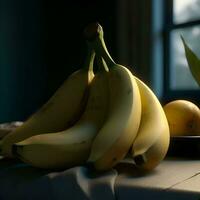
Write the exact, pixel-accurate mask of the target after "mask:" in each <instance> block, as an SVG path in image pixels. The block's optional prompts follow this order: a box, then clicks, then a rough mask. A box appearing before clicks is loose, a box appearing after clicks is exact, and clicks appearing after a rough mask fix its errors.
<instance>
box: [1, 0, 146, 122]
mask: <svg viewBox="0 0 200 200" xmlns="http://www.w3.org/2000/svg"><path fill="white" fill-rule="evenodd" d="M144 2H145V0H142V1H132V0H127V1H126V0H125V1H124V0H121V1H120V0H117V1H114V0H109V1H100V0H96V1H95V0H86V1H85V0H84V1H82V0H73V1H66V0H57V1H47V0H46V1H45V0H41V1H40V0H28V1H27V0H17V1H16V0H0V122H7V121H13V120H25V119H26V118H27V117H28V116H29V115H30V114H32V113H33V112H34V111H36V110H37V109H38V108H39V107H40V106H41V105H42V104H43V103H44V102H45V101H47V100H48V98H49V97H50V96H51V95H52V94H53V93H54V91H55V90H56V89H57V88H58V87H59V86H60V84H61V83H62V82H63V81H64V80H65V79H66V78H67V77H68V76H69V75H70V74H71V73H72V72H73V71H75V70H77V69H79V68H80V67H81V66H82V63H83V62H84V58H85V55H86V44H85V40H84V37H83V29H84V27H85V26H86V25H87V24H88V23H91V22H95V21H98V22H99V23H100V24H101V25H102V26H103V28H104V33H105V41H106V44H107V47H108V49H109V51H110V53H111V55H112V57H113V58H114V59H115V60H116V61H117V62H121V63H120V64H127V65H129V66H137V67H138V68H135V69H134V70H135V71H136V72H138V73H139V74H140V75H141V76H142V74H143V75H144V79H146V80H147V81H148V80H149V79H148V75H149V74H150V73H149V72H148V67H147V65H148V64H147V63H149V62H148V59H144V57H141V56H140V55H143V56H144V53H145V51H147V49H149V48H147V47H146V46H145V47H142V46H141V44H140V43H139V41H143V43H145V45H147V46H148V47H149V45H148V37H149V34H148V31H147V30H145V27H146V26H147V27H148V26H149V25H148V24H149V23H146V26H141V24H143V25H144V23H141V20H143V19H146V18H144V17H143V18H142V16H145V15H148V9H146V8H148V3H146V2H145V3H144ZM144 8H145V9H144ZM142 12H143V14H142ZM147 18H148V17H147ZM127 19H129V20H127ZM120 24H121V25H120ZM120 27H122V28H121V29H120ZM140 31H142V33H145V34H146V35H144V38H145V39H144V40H143V39H142V37H143V35H142V34H141V32H140ZM120 34H121V35H122V37H119V35H120ZM124 36H127V37H124ZM119 38H123V39H124V40H123V39H122V40H121V39H119ZM133 44H134V45H133ZM120 45H121V46H120ZM132 45H133V46H134V47H135V48H134V49H132V48H131V46H132ZM122 47H123V48H122ZM120 52H121V53H120ZM145 62H146V64H145ZM141 66H143V68H141ZM145 76H146V77H145Z"/></svg>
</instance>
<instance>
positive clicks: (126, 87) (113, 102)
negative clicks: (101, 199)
mask: <svg viewBox="0 0 200 200" xmlns="http://www.w3.org/2000/svg"><path fill="white" fill-rule="evenodd" d="M85 36H86V38H87V39H88V43H89V44H90V45H91V46H92V47H93V48H94V50H95V52H96V54H97V55H99V56H102V57H103V59H104V60H105V62H106V64H107V66H108V68H109V73H108V76H109V110H108V116H107V118H106V120H105V123H104V124H103V126H102V128H101V129H100V131H99V133H98V134H97V136H96V137H95V139H94V142H93V144H92V149H91V153H90V157H89V159H88V162H90V163H92V164H93V165H94V167H95V168H96V169H97V170H107V169H110V168H112V167H113V166H115V165H116V164H117V163H118V162H119V161H120V160H121V159H123V158H124V157H125V155H126V154H127V152H128V150H129V148H130V147H131V144H132V143H133V140H134V138H135V137H136V134H137V131H138V128H139V124H140V116H141V101H140V94H139V89H138V86H137V84H136V81H135V79H134V78H133V76H132V74H131V72H130V71H129V70H128V69H127V68H126V67H124V66H121V65H118V64H116V63H115V62H114V61H113V60H112V58H111V57H110V55H109V53H108V50H107V48H106V46H105V43H104V39H103V29H102V27H101V26H100V25H99V24H91V25H89V26H88V27H87V28H86V30H85Z"/></svg>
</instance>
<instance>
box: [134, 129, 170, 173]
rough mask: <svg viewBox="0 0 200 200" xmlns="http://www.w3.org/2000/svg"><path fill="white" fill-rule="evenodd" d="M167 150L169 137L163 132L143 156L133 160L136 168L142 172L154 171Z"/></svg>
mask: <svg viewBox="0 0 200 200" xmlns="http://www.w3.org/2000/svg"><path fill="white" fill-rule="evenodd" d="M168 148H169V135H168V134H167V133H166V132H165V133H164V134H161V135H160V136H159V137H158V138H157V139H156V140H155V141H154V143H153V144H152V146H151V147H150V148H149V149H147V151H146V152H145V153H144V154H142V155H138V156H136V157H135V158H134V161H135V164H136V166H137V167H138V168H139V169H142V170H148V171H149V170H152V169H154V168H155V167H156V166H157V165H158V164H159V163H160V162H161V161H162V160H163V159H164V158H165V155H166V154H167V150H168Z"/></svg>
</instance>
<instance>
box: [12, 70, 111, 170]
mask: <svg viewBox="0 0 200 200" xmlns="http://www.w3.org/2000/svg"><path fill="white" fill-rule="evenodd" d="M107 109H108V80H107V72H106V71H105V70H104V71H101V72H98V73H97V74H96V75H95V77H94V79H93V80H92V83H91V88H90V94H89V99H88V103H87V106H86V109H85V111H84V113H83V115H82V116H81V118H80V120H79V121H78V122H77V123H76V124H75V125H74V126H72V127H70V128H69V129H66V130H64V131H61V132H56V133H47V134H42V135H36V136H32V137H30V138H28V139H26V140H24V141H21V142H19V143H16V144H14V145H13V154H14V155H15V156H16V157H19V158H20V159H21V160H22V161H24V162H26V163H29V164H31V165H32V166H35V167H39V168H47V169H60V168H69V167H72V166H75V165H81V164H83V163H84V162H86V160H87V159H88V156H89V153H90V149H91V145H92V141H93V139H94V137H95V136H96V135H97V133H98V131H99V129H100V127H101V126H102V124H103V123H104V120H105V117H106V113H107Z"/></svg>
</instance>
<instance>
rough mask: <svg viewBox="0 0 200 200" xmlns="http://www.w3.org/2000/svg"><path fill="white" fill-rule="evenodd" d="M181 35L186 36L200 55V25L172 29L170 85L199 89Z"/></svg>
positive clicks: (177, 87)
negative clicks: (189, 65)
mask: <svg viewBox="0 0 200 200" xmlns="http://www.w3.org/2000/svg"><path fill="white" fill-rule="evenodd" d="M180 35H182V36H183V37H184V39H185V40H186V42H187V44H188V45H189V47H190V48H191V49H192V50H193V51H194V52H195V54H197V56H198V57H200V25H199V26H194V27H192V28H184V29H179V30H174V31H172V33H171V51H170V56H171V65H170V66H171V68H170V69H171V70H170V87H171V89H199V87H198V85H197V83H196V82H195V80H194V79H193V77H192V75H191V72H190V69H189V67H188V64H187V60H186V57H185V51H184V47H183V44H182V40H181V38H180Z"/></svg>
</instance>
